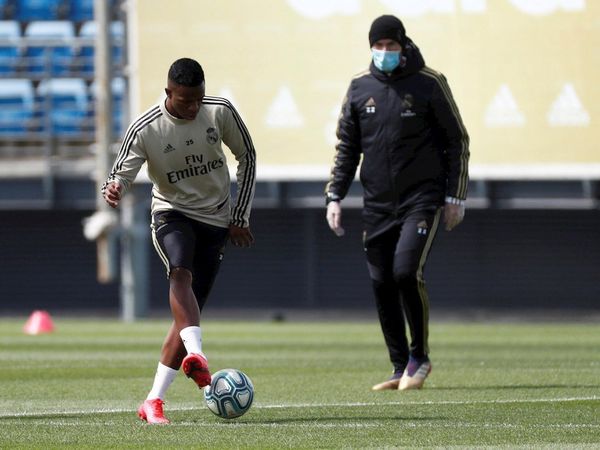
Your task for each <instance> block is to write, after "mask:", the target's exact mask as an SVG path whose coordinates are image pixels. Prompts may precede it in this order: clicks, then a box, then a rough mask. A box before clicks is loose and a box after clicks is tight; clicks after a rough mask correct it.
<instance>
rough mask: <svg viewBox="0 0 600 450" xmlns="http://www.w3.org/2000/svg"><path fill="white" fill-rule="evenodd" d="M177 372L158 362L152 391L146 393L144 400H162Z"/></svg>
mask: <svg viewBox="0 0 600 450" xmlns="http://www.w3.org/2000/svg"><path fill="white" fill-rule="evenodd" d="M177 372H178V371H177V370H175V369H171V368H170V367H169V366H165V365H164V364H162V363H160V362H159V363H158V367H157V368H156V375H154V384H153V385H152V389H151V390H150V392H149V393H148V397H146V400H151V399H153V398H160V399H161V400H164V398H165V393H166V392H167V389H169V386H171V383H172V382H173V380H174V379H175V376H176V375H177Z"/></svg>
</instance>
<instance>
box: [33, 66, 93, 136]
mask: <svg viewBox="0 0 600 450" xmlns="http://www.w3.org/2000/svg"><path fill="white" fill-rule="evenodd" d="M37 94H38V96H39V98H40V99H41V101H42V102H43V103H44V105H45V108H46V111H47V113H48V115H49V116H48V119H49V121H48V122H49V125H50V130H47V131H50V132H52V133H53V134H56V135H58V136H72V135H81V134H85V133H88V132H90V131H91V129H90V127H89V119H88V116H89V115H88V112H89V101H88V94H87V85H86V83H85V81H84V80H82V79H80V78H54V79H49V80H42V82H41V83H40V84H39V86H38V89H37Z"/></svg>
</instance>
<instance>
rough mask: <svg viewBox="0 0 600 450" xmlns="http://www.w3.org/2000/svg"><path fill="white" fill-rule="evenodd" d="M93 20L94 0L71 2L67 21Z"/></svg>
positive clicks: (73, 0)
mask: <svg viewBox="0 0 600 450" xmlns="http://www.w3.org/2000/svg"><path fill="white" fill-rule="evenodd" d="M93 19H94V0H71V2H70V8H69V20H72V21H73V22H85V21H87V20H93Z"/></svg>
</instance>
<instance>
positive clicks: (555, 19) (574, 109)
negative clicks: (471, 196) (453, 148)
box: [131, 0, 600, 170]
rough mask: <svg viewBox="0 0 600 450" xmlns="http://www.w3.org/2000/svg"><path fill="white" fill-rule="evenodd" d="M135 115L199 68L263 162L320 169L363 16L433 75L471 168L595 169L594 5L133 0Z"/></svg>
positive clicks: (598, 105) (542, 0) (365, 59)
mask: <svg viewBox="0 0 600 450" xmlns="http://www.w3.org/2000/svg"><path fill="white" fill-rule="evenodd" d="M133 11H134V12H135V14H136V15H135V17H133V18H132V22H131V24H132V25H133V26H132V27H131V30H132V31H133V32H134V35H133V36H131V38H132V41H131V42H132V50H133V55H132V56H133V58H132V62H133V67H132V73H133V74H134V76H133V78H132V84H133V85H134V86H133V87H134V90H135V89H136V90H137V92H139V96H138V98H137V101H136V102H135V104H134V105H133V109H134V112H140V111H142V110H144V109H145V108H147V107H148V106H149V105H151V104H152V103H154V102H156V101H157V99H158V98H160V97H161V96H162V95H163V92H164V88H165V85H166V76H167V71H168V68H169V66H170V64H171V63H172V62H173V61H174V60H175V59H177V58H180V57H184V56H185V57H191V58H194V59H196V60H198V61H199V62H200V64H202V66H203V68H204V70H205V73H206V81H207V93H208V94H210V95H221V96H224V97H227V98H229V99H230V100H232V102H233V103H234V104H235V105H236V107H237V108H238V110H239V112H240V114H241V115H242V117H243V119H244V120H245V122H246V124H247V126H248V128H249V130H250V133H251V134H252V137H253V139H254V143H255V146H256V148H257V154H258V158H259V161H260V164H261V165H275V166H288V167H291V168H294V167H298V169H299V170H301V167H299V166H319V167H321V166H323V167H324V166H328V165H329V164H330V163H331V161H332V157H333V154H334V150H333V145H334V142H335V133H334V132H335V126H336V121H337V116H338V113H339V109H340V106H341V101H342V98H343V96H344V93H345V91H346V88H347V86H348V84H349V82H350V79H351V77H352V76H353V75H354V74H356V73H358V72H360V71H362V70H364V69H365V68H366V67H367V66H368V64H369V62H370V51H369V44H368V39H367V35H368V30H369V26H370V24H371V22H372V20H373V19H374V18H376V17H377V16H379V15H381V14H394V15H396V16H398V17H399V18H400V19H401V20H402V21H403V22H404V24H405V26H406V29H407V34H408V36H410V37H411V38H412V39H413V40H414V42H415V43H416V44H417V45H418V46H419V47H420V49H421V51H422V53H423V56H424V58H425V61H426V63H427V65H428V66H430V67H432V68H433V69H436V70H438V71H440V72H442V73H444V74H445V75H446V77H447V79H448V82H449V84H450V87H451V88H452V90H453V93H454V97H455V100H456V102H457V104H458V106H459V109H460V111H461V114H462V116H463V120H464V122H465V125H466V127H467V129H468V130H469V133H470V135H471V154H472V160H471V161H472V162H473V163H474V164H483V165H487V164H492V165H505V164H545V163H598V162H600V151H599V149H598V146H599V144H598V142H599V141H600V132H599V130H600V128H599V127H598V120H600V87H599V86H600V2H598V1H591V0H587V1H586V0H429V1H427V0H421V1H413V0H218V1H215V0H211V1H200V0H171V1H169V2H165V1H163V0H137V2H136V4H134V7H133Z"/></svg>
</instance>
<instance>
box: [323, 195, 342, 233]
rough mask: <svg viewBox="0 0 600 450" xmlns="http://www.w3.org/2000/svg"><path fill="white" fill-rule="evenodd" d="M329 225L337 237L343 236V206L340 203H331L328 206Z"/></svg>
mask: <svg viewBox="0 0 600 450" xmlns="http://www.w3.org/2000/svg"><path fill="white" fill-rule="evenodd" d="M327 223H328V224H329V228H331V231H333V232H334V233H335V235H336V236H343V235H344V233H345V231H344V229H343V228H342V206H341V205H340V202H329V204H328V205H327Z"/></svg>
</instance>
